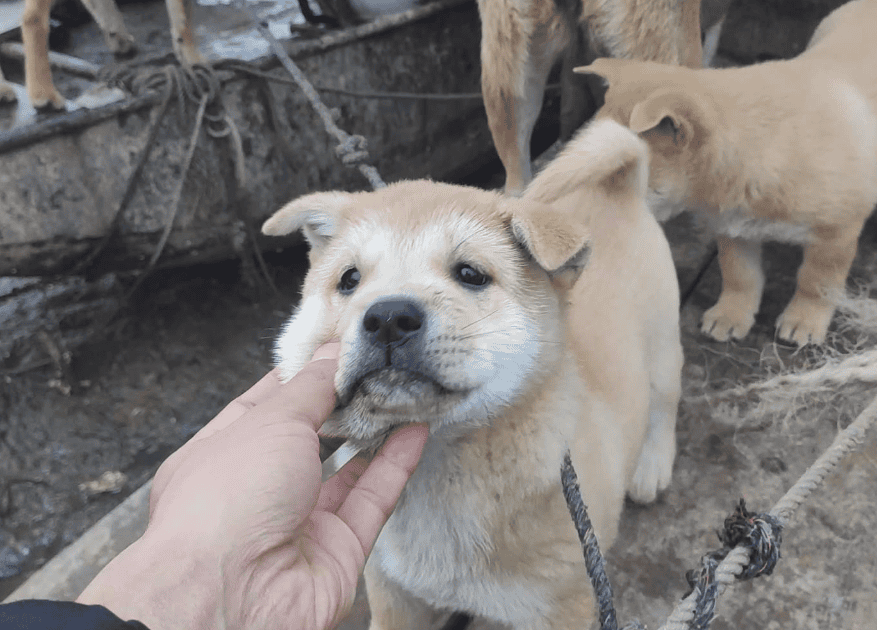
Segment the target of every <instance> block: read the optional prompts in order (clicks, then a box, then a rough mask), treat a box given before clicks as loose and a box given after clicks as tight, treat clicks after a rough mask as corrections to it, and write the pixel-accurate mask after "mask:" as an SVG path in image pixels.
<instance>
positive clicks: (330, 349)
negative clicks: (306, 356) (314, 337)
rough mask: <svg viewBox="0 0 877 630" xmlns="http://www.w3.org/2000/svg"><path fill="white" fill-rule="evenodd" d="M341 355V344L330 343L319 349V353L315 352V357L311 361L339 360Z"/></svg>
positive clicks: (337, 342) (336, 342)
mask: <svg viewBox="0 0 877 630" xmlns="http://www.w3.org/2000/svg"><path fill="white" fill-rule="evenodd" d="M340 354H341V342H340V341H330V342H328V343H324V344H323V345H322V346H320V347H319V348H317V351H316V352H314V356H313V357H311V361H319V360H321V359H337V358H338V356H339V355H340Z"/></svg>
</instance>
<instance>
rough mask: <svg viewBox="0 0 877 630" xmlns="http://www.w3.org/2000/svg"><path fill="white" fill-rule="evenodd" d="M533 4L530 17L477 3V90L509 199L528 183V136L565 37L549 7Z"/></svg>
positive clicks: (494, 0)
mask: <svg viewBox="0 0 877 630" xmlns="http://www.w3.org/2000/svg"><path fill="white" fill-rule="evenodd" d="M533 5H534V6H531V7H530V13H523V12H521V11H517V10H512V9H511V7H509V6H508V3H507V2H503V1H500V0H479V2H478V10H479V13H480V15H481V24H482V27H481V92H482V95H483V97H484V108H485V110H486V111H487V123H488V126H489V127H490V133H491V135H492V136H493V143H494V145H495V146H496V152H497V153H498V154H499V159H500V160H502V163H503V166H504V167H505V171H506V184H505V190H506V192H507V193H509V194H513V195H517V194H520V193H521V192H522V191H523V190H524V188H525V187H526V185H527V184H528V183H529V182H530V179H532V170H531V165H530V137H531V135H532V133H533V127H534V126H535V124H536V119H537V118H538V116H539V112H540V110H541V109H542V97H543V94H544V92H545V84H546V82H547V80H548V73H549V71H550V70H551V66H552V65H553V64H554V62H555V61H556V60H557V58H558V56H559V55H560V53H561V51H562V50H563V47H564V45H565V44H566V38H567V33H566V30H565V28H564V25H563V22H562V20H561V18H560V17H559V16H558V15H556V14H554V13H553V4H552V3H533ZM546 5H547V6H548V7H549V9H547V11H549V12H547V13H545V12H546V9H545V6H546ZM540 10H541V11H542V13H540ZM543 13H544V15H543Z"/></svg>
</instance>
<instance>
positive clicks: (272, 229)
mask: <svg viewBox="0 0 877 630" xmlns="http://www.w3.org/2000/svg"><path fill="white" fill-rule="evenodd" d="M352 199H353V195H352V194H351V193H345V192H319V193H313V194H311V195H305V196H304V197H299V198H298V199H293V200H292V201H290V202H289V203H288V204H286V205H285V206H283V207H282V208H281V209H280V210H278V211H277V212H275V213H274V214H273V215H272V216H271V217H270V218H269V219H268V220H267V221H265V223H264V224H263V225H262V233H263V234H266V235H268V236H285V235H287V234H291V233H293V232H295V231H297V230H301V231H302V232H303V233H304V236H305V238H306V239H307V240H308V243H310V245H311V248H313V249H319V248H320V247H322V246H323V245H325V244H326V243H328V242H329V240H330V239H331V238H332V237H333V236H335V234H336V233H337V231H338V224H339V223H340V219H341V215H342V213H343V211H344V209H345V208H347V206H349V205H350V202H351V200H352Z"/></svg>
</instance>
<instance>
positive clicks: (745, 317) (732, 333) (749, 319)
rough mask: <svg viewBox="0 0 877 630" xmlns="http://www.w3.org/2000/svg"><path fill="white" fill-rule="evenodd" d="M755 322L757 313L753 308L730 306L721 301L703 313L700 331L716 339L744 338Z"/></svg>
mask: <svg viewBox="0 0 877 630" xmlns="http://www.w3.org/2000/svg"><path fill="white" fill-rule="evenodd" d="M754 323H755V313H754V312H752V311H751V310H743V309H739V308H733V307H729V305H728V304H727V303H726V302H723V301H722V300H719V302H718V303H717V304H716V305H715V306H714V307H712V308H711V309H709V310H708V311H706V312H705V313H704V314H703V320H702V322H701V325H700V331H701V332H702V333H704V334H705V335H708V336H710V337H712V338H713V339H715V340H716V341H728V340H729V339H743V337H745V336H746V335H748V334H749V331H750V329H751V328H752V325H753V324H754Z"/></svg>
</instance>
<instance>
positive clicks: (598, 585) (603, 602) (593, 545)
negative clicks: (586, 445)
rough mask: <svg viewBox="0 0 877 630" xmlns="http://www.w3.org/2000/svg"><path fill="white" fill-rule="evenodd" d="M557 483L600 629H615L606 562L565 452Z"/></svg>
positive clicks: (613, 608)
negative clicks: (578, 545)
mask: <svg viewBox="0 0 877 630" xmlns="http://www.w3.org/2000/svg"><path fill="white" fill-rule="evenodd" d="M560 483H561V485H563V496H564V498H565V499H566V506H567V508H569V515H570V516H571V517H572V520H573V523H574V524H575V527H576V532H577V533H578V535H579V542H581V544H582V552H583V553H584V556H585V567H586V568H587V570H588V577H589V578H590V579H591V586H593V587H594V594H595V595H596V596H597V608H598V610H599V612H600V629H601V630H617V629H618V620H617V618H616V616H615V606H614V605H613V603H612V585H611V584H610V583H609V578H608V577H607V576H606V560H605V559H604V558H603V554H602V553H600V546H599V545H598V544H597V536H596V535H595V534H594V526H593V525H592V524H591V519H590V517H589V516H588V510H587V508H586V507H585V502H584V501H583V500H582V493H581V491H580V489H579V480H578V477H577V476H576V471H575V468H573V465H572V459H570V456H569V451H567V452H566V454H565V455H564V456H563V465H561V467H560Z"/></svg>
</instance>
